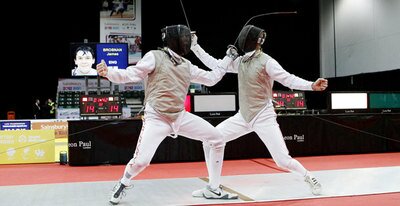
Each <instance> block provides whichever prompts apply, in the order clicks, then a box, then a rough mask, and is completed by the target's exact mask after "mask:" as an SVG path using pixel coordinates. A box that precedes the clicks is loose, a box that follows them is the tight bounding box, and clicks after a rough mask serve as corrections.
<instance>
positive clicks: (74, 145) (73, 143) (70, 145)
mask: <svg viewBox="0 0 400 206" xmlns="http://www.w3.org/2000/svg"><path fill="white" fill-rule="evenodd" d="M68 147H78V143H76V142H70V143H68Z"/></svg>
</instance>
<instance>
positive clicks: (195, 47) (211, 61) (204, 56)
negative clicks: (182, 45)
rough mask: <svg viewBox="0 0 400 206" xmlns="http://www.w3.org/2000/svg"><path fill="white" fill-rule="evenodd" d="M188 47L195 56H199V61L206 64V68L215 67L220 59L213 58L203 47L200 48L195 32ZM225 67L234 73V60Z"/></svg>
mask: <svg viewBox="0 0 400 206" xmlns="http://www.w3.org/2000/svg"><path fill="white" fill-rule="evenodd" d="M190 49H191V50H192V52H193V53H194V54H195V55H196V57H197V58H199V59H200V61H201V62H202V63H203V64H204V65H206V66H207V67H208V68H210V69H211V70H213V69H215V68H216V67H217V65H218V62H220V61H221V59H217V58H214V57H213V56H211V55H210V54H208V53H207V52H206V51H205V50H204V49H203V48H201V46H200V45H199V44H198V43H197V35H196V34H193V35H192V45H191V47H190ZM228 51H229V48H228ZM228 51H227V52H228ZM235 58H236V57H235ZM235 58H234V60H235ZM227 69H228V70H227V72H234V73H236V72H235V70H234V62H232V63H231V64H229V65H228V67H227Z"/></svg>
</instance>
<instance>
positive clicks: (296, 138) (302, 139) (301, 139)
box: [294, 134, 304, 142]
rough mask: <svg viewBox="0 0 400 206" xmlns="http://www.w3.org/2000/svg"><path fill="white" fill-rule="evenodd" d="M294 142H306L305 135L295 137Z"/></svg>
mask: <svg viewBox="0 0 400 206" xmlns="http://www.w3.org/2000/svg"><path fill="white" fill-rule="evenodd" d="M294 140H296V141H297V142H304V134H303V135H297V134H295V135H294Z"/></svg>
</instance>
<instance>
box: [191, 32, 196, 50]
mask: <svg viewBox="0 0 400 206" xmlns="http://www.w3.org/2000/svg"><path fill="white" fill-rule="evenodd" d="M196 45H197V35H196V34H195V33H192V44H191V45H190V49H193V47H194V46H196Z"/></svg>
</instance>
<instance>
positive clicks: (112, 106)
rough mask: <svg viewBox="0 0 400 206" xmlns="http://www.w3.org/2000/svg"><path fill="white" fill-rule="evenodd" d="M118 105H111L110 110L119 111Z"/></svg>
mask: <svg viewBox="0 0 400 206" xmlns="http://www.w3.org/2000/svg"><path fill="white" fill-rule="evenodd" d="M118 108H119V107H118V105H111V106H110V112H118Z"/></svg>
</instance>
